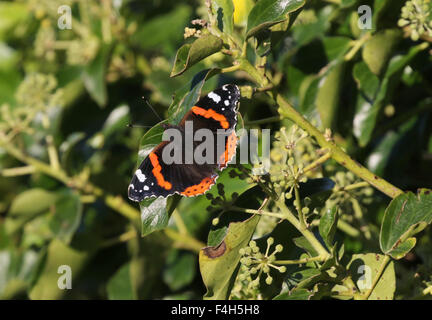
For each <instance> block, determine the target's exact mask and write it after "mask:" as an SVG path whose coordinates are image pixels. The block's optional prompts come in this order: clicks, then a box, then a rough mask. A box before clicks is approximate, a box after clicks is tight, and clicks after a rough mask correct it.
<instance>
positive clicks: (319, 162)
mask: <svg viewBox="0 0 432 320" xmlns="http://www.w3.org/2000/svg"><path fill="white" fill-rule="evenodd" d="M330 158H331V153H330V152H327V153H326V154H325V155H323V156H321V157H319V158H318V159H316V160H315V161H314V162H312V163H311V164H309V165H308V166H306V167H305V168H304V169H303V174H304V173H306V172H308V171H311V170H313V169H315V168H316V167H318V166H320V165H322V164H323V163H324V162H326V161H327V160H328V159H330Z"/></svg>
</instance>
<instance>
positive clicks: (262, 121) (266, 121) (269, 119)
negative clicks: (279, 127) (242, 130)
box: [245, 116, 281, 126]
mask: <svg viewBox="0 0 432 320" xmlns="http://www.w3.org/2000/svg"><path fill="white" fill-rule="evenodd" d="M280 120H281V118H280V116H274V117H269V118H264V119H259V120H252V121H245V125H248V126H252V125H257V124H266V123H271V122H279V121H280Z"/></svg>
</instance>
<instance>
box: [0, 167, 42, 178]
mask: <svg viewBox="0 0 432 320" xmlns="http://www.w3.org/2000/svg"><path fill="white" fill-rule="evenodd" d="M35 171H36V170H35V168H34V167H33V166H24V167H18V168H6V169H3V170H2V171H1V174H2V176H3V177H16V176H23V175H27V174H32V173H35Z"/></svg>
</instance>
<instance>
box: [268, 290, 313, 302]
mask: <svg viewBox="0 0 432 320" xmlns="http://www.w3.org/2000/svg"><path fill="white" fill-rule="evenodd" d="M311 296H313V292H311V291H309V290H307V289H297V290H293V291H292V292H285V293H282V294H280V295H278V296H277V297H275V298H274V300H309V299H310V297H311Z"/></svg>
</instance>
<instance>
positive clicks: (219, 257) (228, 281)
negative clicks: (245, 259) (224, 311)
mask: <svg viewBox="0 0 432 320" xmlns="http://www.w3.org/2000/svg"><path fill="white" fill-rule="evenodd" d="M259 218H260V217H259V216H253V217H251V218H249V219H247V220H245V221H243V222H233V223H231V224H230V225H229V227H228V232H227V235H226V237H225V239H224V240H223V241H222V242H221V243H220V244H219V245H217V246H213V247H206V248H204V249H202V250H201V251H200V253H199V264H200V271H201V276H202V278H203V281H204V284H205V286H206V288H207V293H206V294H205V296H204V299H209V300H219V299H227V298H228V296H229V294H230V291H231V288H232V285H233V283H234V280H235V278H236V276H237V270H238V264H239V261H240V254H239V250H240V249H241V248H243V247H245V246H247V244H248V242H249V240H250V239H251V237H252V234H253V232H254V230H255V227H256V225H257V223H258V221H259Z"/></svg>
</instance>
